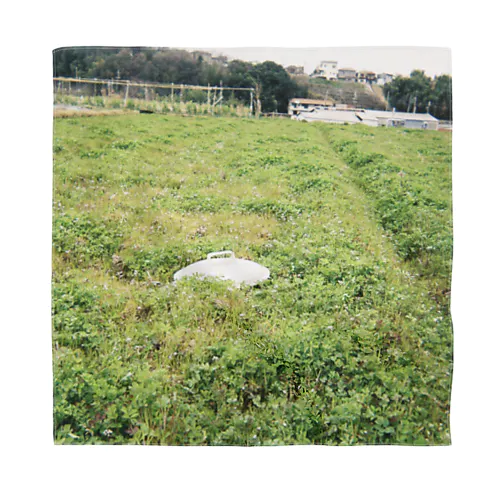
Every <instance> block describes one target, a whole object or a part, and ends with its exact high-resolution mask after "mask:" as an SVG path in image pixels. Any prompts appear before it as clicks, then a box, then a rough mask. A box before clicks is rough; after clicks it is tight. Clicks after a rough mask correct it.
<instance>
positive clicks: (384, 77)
mask: <svg viewBox="0 0 500 500" xmlns="http://www.w3.org/2000/svg"><path fill="white" fill-rule="evenodd" d="M393 79H394V75H391V74H390V73H379V74H378V75H377V83H378V85H382V86H384V85H385V84H386V83H391V82H392V80H393Z"/></svg>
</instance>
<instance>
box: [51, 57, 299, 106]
mask: <svg viewBox="0 0 500 500" xmlns="http://www.w3.org/2000/svg"><path fill="white" fill-rule="evenodd" d="M54 76H55V77H59V76H66V77H68V76H73V77H80V78H102V79H111V78H114V79H122V80H132V81H146V82H157V83H183V84H187V85H219V84H220V83H222V85H224V86H226V87H245V88H250V87H251V88H254V89H255V90H256V97H257V98H258V99H259V101H260V103H261V106H262V107H261V111H262V112H279V113H286V112H287V110H288V102H289V100H290V99H292V98H293V97H297V95H301V92H302V93H303V92H305V93H306V94H307V89H302V88H301V85H299V84H297V83H296V82H295V81H293V80H292V79H291V78H290V75H289V74H288V73H287V71H286V70H285V68H283V66H280V65H279V64H276V63H275V62H272V61H266V62H263V63H258V64H253V63H250V62H247V61H240V60H234V61H231V62H228V60H227V58H226V57H224V56H222V57H218V58H213V57H212V55H211V54H209V53H206V52H202V51H193V52H188V51H186V50H181V49H166V48H143V47H130V48H98V47H91V48H85V47H72V48H64V49H58V50H56V51H54ZM234 97H235V98H236V99H238V100H240V101H244V102H246V103H248V101H249V98H250V97H249V93H248V92H245V91H235V92H234Z"/></svg>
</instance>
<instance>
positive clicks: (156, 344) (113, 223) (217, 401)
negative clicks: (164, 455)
mask: <svg viewBox="0 0 500 500" xmlns="http://www.w3.org/2000/svg"><path fill="white" fill-rule="evenodd" d="M450 158H451V142H450V136H449V135H448V134H442V133H438V132H432V131H426V132H412V131H406V130H396V129H394V130H392V129H376V128H368V127H365V126H362V125H360V126H335V125H326V124H315V125H310V124H303V123H299V122H295V121H291V120H290V121H285V120H279V121H275V120H272V119H270V120H266V119H262V120H251V119H231V118H213V117H201V116H200V117H178V116H157V115H147V116H144V115H117V116H103V117H98V116H94V117H80V118H65V119H62V118H61V119H56V120H55V124H54V207H53V243H54V251H53V349H54V351H53V360H54V418H55V439H56V442H58V443H71V444H78V443H110V444H118V443H130V444H133V443H134V444H166V445H243V446H246V445H276V444H339V445H347V444H392V443H397V444H422V445H425V444H449V442H450V433H449V396H450V384H451V370H452V328H451V318H450V313H449V288H450V285H449V279H450V266H451V166H450ZM226 249H231V250H233V251H234V252H235V253H236V255H237V256H238V257H243V258H249V259H252V260H255V261H257V262H259V263H261V264H263V265H264V266H266V267H268V268H269V269H270V271H271V276H270V279H269V280H268V281H266V282H265V283H263V284H261V285H260V286H257V287H254V288H241V289H232V288H228V287H227V284H224V283H221V282H217V281H213V282H211V281H201V282H200V281H196V280H187V281H183V282H179V283H177V284H176V285H174V284H173V283H172V276H173V274H174V273H175V272H176V271H177V270H178V269H180V268H182V267H184V266H185V265H187V264H189V263H192V262H195V261H197V260H200V259H203V258H205V256H206V254H207V253H209V252H212V251H218V250H226Z"/></svg>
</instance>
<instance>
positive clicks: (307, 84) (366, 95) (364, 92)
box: [292, 75, 388, 109]
mask: <svg viewBox="0 0 500 500" xmlns="http://www.w3.org/2000/svg"><path fill="white" fill-rule="evenodd" d="M292 79H293V80H294V81H295V82H296V83H297V84H298V86H299V88H300V89H302V90H303V91H306V92H307V96H305V95H303V96H302V95H301V96H297V97H309V98H311V99H330V100H333V101H334V102H335V103H338V104H349V105H353V106H359V107H361V108H367V109H386V108H387V107H388V104H387V101H386V100H385V98H384V95H383V92H382V88H381V87H380V86H378V85H373V86H372V87H370V86H369V85H365V84H363V83H353V82H340V81H328V80H322V79H319V78H309V76H307V75H292Z"/></svg>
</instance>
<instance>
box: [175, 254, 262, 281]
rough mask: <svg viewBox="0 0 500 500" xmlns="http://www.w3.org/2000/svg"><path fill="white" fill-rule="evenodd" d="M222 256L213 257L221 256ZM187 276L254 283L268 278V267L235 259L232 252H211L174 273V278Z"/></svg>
mask: <svg viewBox="0 0 500 500" xmlns="http://www.w3.org/2000/svg"><path fill="white" fill-rule="evenodd" d="M221 256H225V257H223V258H214V257H221ZM188 276H195V277H198V278H201V279H204V278H208V277H210V278H219V279H222V280H229V281H232V282H234V283H235V284H236V285H242V284H245V285H250V286H253V285H256V284H257V283H260V282H261V281H264V280H267V278H269V269H267V267H264V266H261V265H260V264H257V262H252V261H251V260H246V259H237V258H235V256H234V252H231V251H225V252H213V253H209V254H208V255H207V258H206V259H205V260H200V261H198V262H195V263H194V264H191V265H189V266H187V267H185V268H183V269H181V270H180V271H177V272H176V273H175V274H174V280H179V279H181V278H185V277H188Z"/></svg>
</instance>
